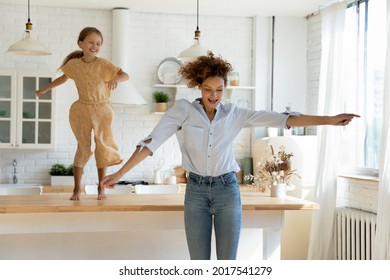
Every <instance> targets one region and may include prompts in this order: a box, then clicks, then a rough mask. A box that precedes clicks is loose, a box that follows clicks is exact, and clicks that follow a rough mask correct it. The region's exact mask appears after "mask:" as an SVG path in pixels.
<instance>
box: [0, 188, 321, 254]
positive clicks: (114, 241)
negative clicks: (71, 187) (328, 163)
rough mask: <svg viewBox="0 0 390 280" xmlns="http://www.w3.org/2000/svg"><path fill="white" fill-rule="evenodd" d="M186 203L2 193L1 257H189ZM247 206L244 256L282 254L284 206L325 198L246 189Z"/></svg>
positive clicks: (306, 206) (164, 197) (302, 206)
mask: <svg viewBox="0 0 390 280" xmlns="http://www.w3.org/2000/svg"><path fill="white" fill-rule="evenodd" d="M183 203H184V194H183V193H179V194H158V195H157V194H147V195H141V194H130V195H108V199H107V200H100V201H99V200H96V195H82V197H81V200H80V201H71V200H69V197H68V196H67V195H40V196H38V195H36V196H34V195H30V196H0V259H76V260H78V259H92V260H96V259H103V260H109V259H138V260H142V259H145V260H146V259H189V254H188V250H187V245H186V240H185V233H184V215H183V209H184V205H183ZM242 208H243V223H242V234H241V238H240V245H239V252H238V258H239V259H280V234H281V229H282V228H283V223H284V212H285V211H286V210H296V211H302V210H316V209H318V204H316V203H313V202H310V201H305V200H301V199H297V198H294V197H288V196H287V197H285V198H274V197H269V195H267V194H263V193H258V192H242ZM213 242H214V241H213ZM213 250H214V248H213ZM213 258H215V250H214V252H213Z"/></svg>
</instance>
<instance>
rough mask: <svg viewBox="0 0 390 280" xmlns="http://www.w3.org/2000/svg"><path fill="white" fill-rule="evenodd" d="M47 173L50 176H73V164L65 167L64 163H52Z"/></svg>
mask: <svg viewBox="0 0 390 280" xmlns="http://www.w3.org/2000/svg"><path fill="white" fill-rule="evenodd" d="M49 174H50V175H52V176H73V165H69V167H65V165H63V164H60V163H56V164H53V166H52V167H51V169H50V172H49Z"/></svg>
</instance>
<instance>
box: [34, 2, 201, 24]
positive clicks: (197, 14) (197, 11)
mask: <svg viewBox="0 0 390 280" xmlns="http://www.w3.org/2000/svg"><path fill="white" fill-rule="evenodd" d="M29 1H30V0H29ZM196 30H197V31H199V0H197V1H196Z"/></svg>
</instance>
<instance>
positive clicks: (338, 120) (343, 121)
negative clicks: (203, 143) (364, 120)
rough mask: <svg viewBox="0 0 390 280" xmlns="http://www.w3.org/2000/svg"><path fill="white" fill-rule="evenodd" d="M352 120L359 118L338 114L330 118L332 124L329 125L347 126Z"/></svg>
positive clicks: (353, 115)
mask: <svg viewBox="0 0 390 280" xmlns="http://www.w3.org/2000/svg"><path fill="white" fill-rule="evenodd" d="M353 118H360V116H359V115H355V114H339V115H336V116H334V117H332V122H331V123H330V124H331V125H342V126H345V125H348V124H349V123H350V122H351V121H352V119H353Z"/></svg>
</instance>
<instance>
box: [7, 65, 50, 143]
mask: <svg viewBox="0 0 390 280" xmlns="http://www.w3.org/2000/svg"><path fill="white" fill-rule="evenodd" d="M52 80H53V75H52V74H48V73H35V72H34V73H32V72H31V73H27V72H23V73H22V72H16V71H11V70H1V71H0V132H1V133H0V148H8V149H9V148H11V149H15V148H19V149H50V148H54V138H55V137H54V135H55V133H54V123H55V122H54V116H55V113H54V108H55V104H54V95H53V94H52V91H49V92H47V93H46V94H44V95H43V96H41V97H40V98H38V97H36V95H35V90H37V89H39V88H42V87H44V86H45V85H47V84H48V83H50V82H51V81H52Z"/></svg>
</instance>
